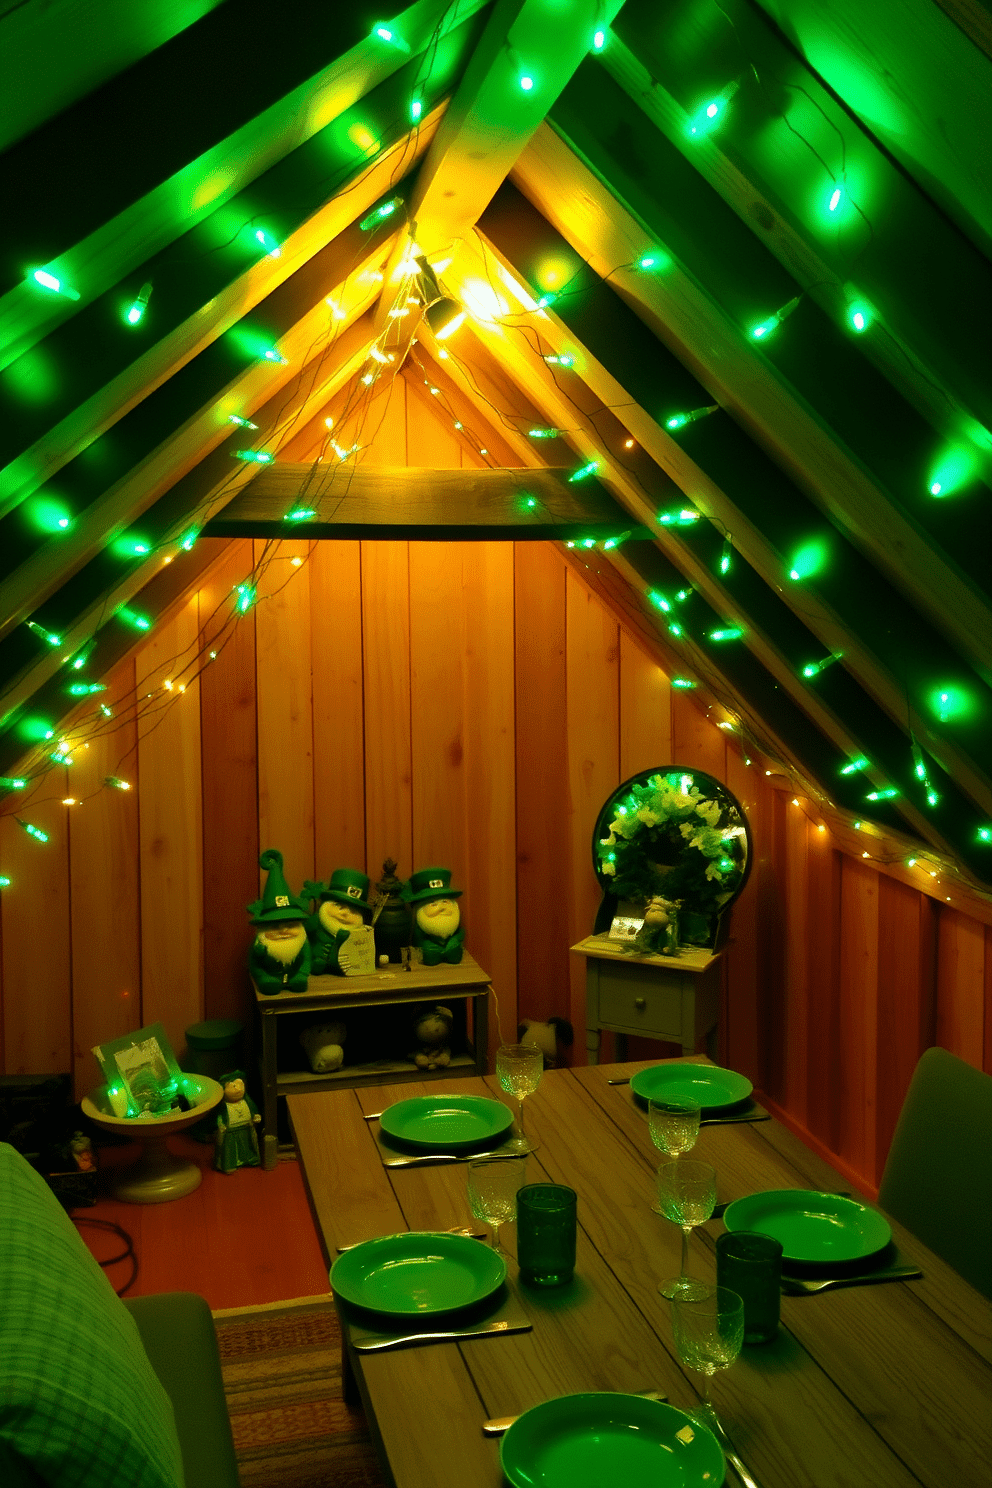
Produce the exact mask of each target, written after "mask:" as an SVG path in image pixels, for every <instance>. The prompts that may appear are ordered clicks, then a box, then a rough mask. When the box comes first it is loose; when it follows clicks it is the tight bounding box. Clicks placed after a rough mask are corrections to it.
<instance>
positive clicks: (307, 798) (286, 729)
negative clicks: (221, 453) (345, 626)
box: [255, 542, 316, 894]
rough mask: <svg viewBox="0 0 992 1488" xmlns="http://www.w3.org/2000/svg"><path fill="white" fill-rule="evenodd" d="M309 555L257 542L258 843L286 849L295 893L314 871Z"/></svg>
mask: <svg viewBox="0 0 992 1488" xmlns="http://www.w3.org/2000/svg"><path fill="white" fill-rule="evenodd" d="M263 555H264V556H263ZM309 557H310V545H309V544H308V543H297V542H283V543H275V544H272V545H271V546H270V547H269V548H268V549H266V547H265V545H263V544H261V543H256V544H255V565H256V575H257V577H256V584H257V590H258V596H257V601H256V605H255V635H256V646H257V654H258V704H257V706H258V838H259V846H260V847H261V849H262V851H263V852H264V851H266V850H267V849H268V848H270V847H275V848H278V849H279V850H280V851H281V853H282V855H283V862H284V868H285V873H286V880H287V882H288V883H289V886H290V889H291V890H292V892H293V893H294V894H295V893H299V892H300V889H301V888H302V886H303V881H304V879H307V878H313V877H314V876H315V868H316V864H315V862H314V801H313V711H312V709H313V702H312V691H313V673H312V653H311V634H310V583H309V571H308V569H307V560H308V558H309ZM294 558H301V559H302V560H303V562H302V564H301V565H300V566H299V567H294V565H293V559H294ZM261 879H262V875H260V880H261Z"/></svg>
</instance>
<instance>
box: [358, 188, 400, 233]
mask: <svg viewBox="0 0 992 1488" xmlns="http://www.w3.org/2000/svg"><path fill="white" fill-rule="evenodd" d="M402 205H403V198H402V197H401V196H393V197H390V199H389V201H386V202H383V203H382V205H381V206H378V207H376V209H375V211H374V212H370V213H369V215H368V216H367V217H363V218H362V220H361V222H360V223H359V224H358V226H359V228H360V229H361V231H362V232H368V231H369V230H370V229H371V228H373V227H378V226H379V224H380V223H381V222H385V221H386V220H387V218H389V217H392V216H393V214H394V213H395V212H398V211H399V209H400V207H401V206H402Z"/></svg>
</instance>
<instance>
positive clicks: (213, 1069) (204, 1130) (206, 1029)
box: [182, 1018, 245, 1142]
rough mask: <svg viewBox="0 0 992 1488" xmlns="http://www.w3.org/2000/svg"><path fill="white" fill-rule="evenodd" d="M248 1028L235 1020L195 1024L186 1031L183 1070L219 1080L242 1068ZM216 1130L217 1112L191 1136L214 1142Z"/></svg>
mask: <svg viewBox="0 0 992 1488" xmlns="http://www.w3.org/2000/svg"><path fill="white" fill-rule="evenodd" d="M244 1032H245V1026H244V1024H243V1023H239V1022H238V1020H237V1019H236V1018H208V1019H207V1021H206V1022H205V1023H194V1024H192V1025H191V1027H189V1028H187V1030H186V1056H185V1058H184V1059H183V1061H182V1068H183V1069H184V1070H186V1072H187V1073H188V1074H191V1075H209V1077H210V1079H211V1080H219V1079H220V1078H221V1076H222V1075H226V1074H228V1072H229V1071H230V1070H233V1069H241V1068H242V1067H243V1063H242V1062H243V1058H244V1055H243V1042H244ZM216 1130H217V1115H216V1112H211V1114H210V1115H209V1116H205V1117H204V1118H203V1120H202V1121H198V1122H197V1124H196V1126H194V1127H191V1128H190V1132H189V1135H190V1136H191V1137H194V1138H195V1139H196V1141H197V1142H212V1141H213V1140H214V1133H215V1131H216Z"/></svg>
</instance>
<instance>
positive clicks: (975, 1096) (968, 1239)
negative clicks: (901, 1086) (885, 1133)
mask: <svg viewBox="0 0 992 1488" xmlns="http://www.w3.org/2000/svg"><path fill="white" fill-rule="evenodd" d="M878 1202H879V1204H880V1205H881V1206H882V1208H883V1209H885V1210H887V1211H888V1213H889V1214H891V1215H892V1216H893V1218H894V1219H897V1220H898V1221H899V1223H900V1224H904V1225H905V1226H906V1228H907V1229H908V1230H912V1232H913V1234H914V1235H915V1236H916V1237H917V1239H919V1240H922V1241H923V1243H924V1245H927V1246H929V1248H930V1249H931V1250H932V1251H934V1252H936V1254H937V1255H939V1256H940V1257H941V1258H942V1259H943V1260H945V1261H946V1262H947V1264H948V1265H949V1266H953V1267H954V1269H955V1271H957V1272H958V1273H959V1275H961V1276H963V1277H964V1279H965V1281H968V1282H970V1283H971V1285H972V1286H973V1287H976V1288H977V1289H978V1291H980V1292H982V1293H984V1295H985V1296H986V1297H992V1075H986V1074H983V1072H982V1071H981V1070H979V1069H975V1068H974V1067H973V1066H972V1065H970V1064H966V1063H965V1061H964V1060H963V1059H958V1057H957V1055H955V1054H950V1053H948V1051H947V1050H946V1049H936V1048H935V1049H927V1051H926V1053H925V1054H923V1055H922V1056H921V1058H920V1061H919V1063H918V1064H917V1066H916V1069H915V1070H914V1072H913V1078H912V1080H911V1081H910V1085H909V1089H908V1090H907V1092H906V1099H905V1100H904V1101H903V1105H902V1110H901V1112H900V1114H899V1120H898V1122H897V1123H896V1129H895V1134H894V1136H893V1138H892V1146H891V1148H890V1149H889V1156H888V1159H887V1160H886V1164H885V1171H884V1173H883V1174H882V1183H881V1187H880V1188H879V1190H878Z"/></svg>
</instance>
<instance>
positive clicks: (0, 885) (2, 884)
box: [0, 873, 14, 889]
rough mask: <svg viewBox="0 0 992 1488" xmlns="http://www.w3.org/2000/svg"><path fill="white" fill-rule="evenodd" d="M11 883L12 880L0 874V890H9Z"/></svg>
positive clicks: (4, 874)
mask: <svg viewBox="0 0 992 1488" xmlns="http://www.w3.org/2000/svg"><path fill="white" fill-rule="evenodd" d="M13 882H14V880H13V879H12V878H8V877H7V875H6V873H0V889H9V888H10V886H11V884H12V883H13Z"/></svg>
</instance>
